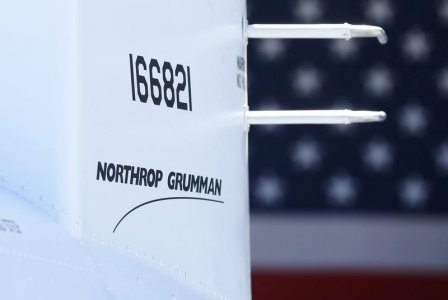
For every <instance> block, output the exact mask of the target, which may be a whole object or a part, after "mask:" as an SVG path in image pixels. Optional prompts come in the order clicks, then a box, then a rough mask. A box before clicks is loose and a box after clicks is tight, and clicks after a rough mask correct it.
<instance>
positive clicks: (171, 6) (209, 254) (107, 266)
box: [0, 0, 384, 299]
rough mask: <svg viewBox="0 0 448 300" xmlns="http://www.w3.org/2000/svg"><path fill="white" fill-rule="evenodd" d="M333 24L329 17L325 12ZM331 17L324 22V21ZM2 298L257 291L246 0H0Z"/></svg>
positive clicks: (251, 29)
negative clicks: (251, 203) (254, 281)
mask: <svg viewBox="0 0 448 300" xmlns="http://www.w3.org/2000/svg"><path fill="white" fill-rule="evenodd" d="M322 26H323V27H322ZM325 26H327V27H325ZM0 36H2V39H3V45H2V47H1V48H0V80H1V82H0V266H1V270H2V271H1V274H0V299H250V297H251V296H250V257H249V228H248V227H249V205H248V164H247V146H248V145H247V134H248V127H249V125H250V124H279V123H281V124H303V123H312V124H316V123H351V122H359V121H375V120H380V119H383V118H384V113H381V112H379V113H375V112H351V111H330V112H322V111H307V112H303V111H289V112H276V111H270V112H269V111H268V112H252V111H248V103H247V90H246V80H247V79H246V77H247V76H246V70H247V67H246V61H247V60H246V44H247V40H248V38H270V37H278V38H345V39H348V38H351V37H358V36H367V37H370V36H374V37H383V38H384V32H382V31H381V30H379V29H378V28H376V27H375V28H373V27H371V26H364V27H362V26H361V27H356V26H351V25H349V24H343V25H337V26H333V25H320V27H319V26H317V27H316V26H314V27H313V26H311V27H310V26H308V27H307V26H303V25H286V26H283V27H281V26H280V27H279V26H274V25H267V26H264V27H263V26H251V25H247V22H246V7H245V3H244V1H240V0H232V1H218V0H194V1H180V0H166V1H143V0H129V1H105V0H95V1H86V0H67V1H55V0H43V1H30V0H20V1H12V2H8V3H3V4H2V5H1V9H0Z"/></svg>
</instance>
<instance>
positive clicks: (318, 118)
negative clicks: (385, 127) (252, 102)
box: [246, 109, 386, 125]
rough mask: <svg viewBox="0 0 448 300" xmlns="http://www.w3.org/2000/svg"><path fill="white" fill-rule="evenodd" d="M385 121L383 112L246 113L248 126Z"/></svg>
mask: <svg viewBox="0 0 448 300" xmlns="http://www.w3.org/2000/svg"><path fill="white" fill-rule="evenodd" d="M385 119H386V113H385V112H383V111H351V110H347V109H345V110H271V111H269V110H266V111H247V112H246V122H247V123H248V125H266V124H351V123H365V122H381V121H384V120H385Z"/></svg>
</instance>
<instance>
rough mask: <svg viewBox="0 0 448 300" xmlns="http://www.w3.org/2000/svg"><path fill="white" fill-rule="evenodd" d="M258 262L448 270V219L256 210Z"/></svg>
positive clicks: (253, 222)
mask: <svg viewBox="0 0 448 300" xmlns="http://www.w3.org/2000/svg"><path fill="white" fill-rule="evenodd" d="M251 243H252V244H251V248H252V250H251V251H252V253H251V255H252V265H253V267H254V268H255V269H257V268H269V269H272V268H280V269H299V268H301V269H323V268H324V269H334V268H337V269H340V268H344V269H361V270H382V271H384V270H389V269H390V270H394V271H407V270H415V271H443V272H445V271H448V220H447V219H446V218H434V217H401V218H400V217H397V216H391V217H387V216H378V217H377V216H366V215H362V216H331V215H301V214H291V215H278V216H268V215H260V214H256V215H253V216H252V217H251Z"/></svg>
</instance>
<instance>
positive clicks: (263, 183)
mask: <svg viewBox="0 0 448 300" xmlns="http://www.w3.org/2000/svg"><path fill="white" fill-rule="evenodd" d="M254 191H255V192H254V193H255V195H254V196H255V198H256V199H257V200H258V202H259V203H260V204H262V205H264V206H274V205H277V204H278V203H279V202H280V201H281V199H282V198H283V195H284V184H283V183H282V181H281V180H280V179H279V178H278V177H277V176H276V175H274V174H265V175H262V176H260V177H259V178H258V179H257V181H256V182H255V189H254Z"/></svg>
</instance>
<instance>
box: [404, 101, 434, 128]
mask: <svg viewBox="0 0 448 300" xmlns="http://www.w3.org/2000/svg"><path fill="white" fill-rule="evenodd" d="M427 119H428V117H427V112H426V110H425V109H424V108H423V107H422V106H421V105H420V104H417V103H411V104H408V105H406V106H404V107H403V108H402V110H401V112H400V114H399V120H398V122H399V124H400V127H401V129H402V130H403V131H404V132H405V133H406V134H408V135H413V136H419V135H421V134H422V133H423V132H424V131H425V130H426V127H427Z"/></svg>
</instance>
